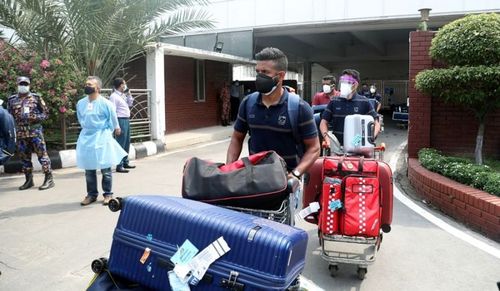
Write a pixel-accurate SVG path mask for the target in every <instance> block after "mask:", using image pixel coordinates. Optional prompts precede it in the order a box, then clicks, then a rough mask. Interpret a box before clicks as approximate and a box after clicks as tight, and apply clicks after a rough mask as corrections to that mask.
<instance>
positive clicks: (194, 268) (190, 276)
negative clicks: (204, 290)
mask: <svg viewBox="0 0 500 291" xmlns="http://www.w3.org/2000/svg"><path fill="white" fill-rule="evenodd" d="M229 250H231V248H230V247H229V246H228V244H227V242H226V241H225V240H224V238H223V237H222V236H221V237H219V238H218V239H217V240H215V241H214V242H213V243H211V244H210V245H208V246H207V247H206V248H205V249H203V250H202V251H201V252H200V253H199V254H197V255H196V256H195V257H194V258H192V259H191V260H189V262H187V263H186V264H178V265H175V267H174V272H175V274H176V275H177V277H179V279H180V280H181V282H189V284H192V285H197V284H198V282H199V281H200V280H201V279H202V278H203V276H204V275H205V273H206V272H207V270H208V267H209V266H210V265H211V264H212V263H213V262H215V260H217V259H218V258H220V257H222V256H223V255H224V254H225V253H227V252H228V251H229Z"/></svg>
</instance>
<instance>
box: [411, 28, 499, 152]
mask: <svg viewBox="0 0 500 291" xmlns="http://www.w3.org/2000/svg"><path fill="white" fill-rule="evenodd" d="M434 34H435V33H434V32H429V31H414V32H411V33H410V71H409V76H410V79H409V81H410V82H409V88H408V94H409V97H410V123H409V127H408V154H409V156H410V157H417V153H418V150H420V149H421V148H423V147H432V148H436V149H438V150H441V151H443V152H445V153H447V154H466V155H469V156H472V155H473V154H474V149H475V146H476V135H477V130H478V127H479V123H478V122H477V121H476V118H475V117H474V114H473V113H472V111H470V110H466V109H464V108H463V107H461V106H456V105H451V104H446V103H444V102H443V101H442V100H440V99H439V98H437V97H432V98H431V97H430V96H427V95H424V94H422V93H420V92H419V91H417V90H416V89H415V76H416V75H417V74H418V73H419V72H420V71H422V70H426V69H431V68H433V67H443V65H442V64H439V63H437V62H433V61H432V60H431V58H430V56H429V48H430V45H431V40H432V38H433V37H434ZM483 154H485V155H486V156H492V157H495V158H497V159H498V158H500V110H497V111H495V112H491V113H490V114H489V115H488V116H487V120H486V129H485V138H484V144H483Z"/></svg>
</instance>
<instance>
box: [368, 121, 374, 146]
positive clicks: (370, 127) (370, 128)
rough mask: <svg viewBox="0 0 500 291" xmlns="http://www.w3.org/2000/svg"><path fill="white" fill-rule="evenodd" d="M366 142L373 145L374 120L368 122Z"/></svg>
mask: <svg viewBox="0 0 500 291" xmlns="http://www.w3.org/2000/svg"><path fill="white" fill-rule="evenodd" d="M368 142H369V143H371V144H372V145H375V122H373V121H370V122H368Z"/></svg>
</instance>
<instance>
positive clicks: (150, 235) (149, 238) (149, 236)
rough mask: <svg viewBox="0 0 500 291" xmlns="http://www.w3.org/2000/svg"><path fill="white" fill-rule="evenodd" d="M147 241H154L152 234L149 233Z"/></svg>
mask: <svg viewBox="0 0 500 291" xmlns="http://www.w3.org/2000/svg"><path fill="white" fill-rule="evenodd" d="M146 239H147V240H148V241H152V240H153V235H152V234H150V233H148V235H147V236H146Z"/></svg>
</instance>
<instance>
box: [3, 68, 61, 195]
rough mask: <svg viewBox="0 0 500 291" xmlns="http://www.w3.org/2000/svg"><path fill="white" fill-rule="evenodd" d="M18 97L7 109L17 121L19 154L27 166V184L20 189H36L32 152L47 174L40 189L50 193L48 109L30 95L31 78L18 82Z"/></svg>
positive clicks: (20, 79) (12, 99) (40, 100)
mask: <svg viewBox="0 0 500 291" xmlns="http://www.w3.org/2000/svg"><path fill="white" fill-rule="evenodd" d="M17 85H18V87H17V89H18V90H17V91H18V94H16V95H12V96H10V97H9V100H8V103H7V109H8V110H9V113H10V114H12V116H13V117H14V119H15V121H16V132H17V134H16V135H17V151H18V153H19V155H20V158H21V160H22V163H23V173H24V175H25V176H26V182H24V184H23V185H22V186H21V187H19V190H25V189H28V188H31V187H33V186H34V183H33V164H32V163H31V152H33V151H34V152H35V153H36V155H37V156H38V161H39V162H40V165H42V169H43V172H44V173H45V180H44V181H43V184H42V186H40V187H39V188H38V189H40V190H46V189H49V188H52V187H54V185H55V184H54V180H53V178H52V169H51V167H50V159H49V155H48V154H47V147H46V145H45V140H44V138H43V128H42V124H41V122H42V121H43V120H45V119H47V116H48V109H47V106H46V105H45V102H44V101H43V99H42V97H40V96H39V95H37V94H35V93H31V92H30V87H29V85H30V79H29V78H28V77H18V78H17Z"/></svg>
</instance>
